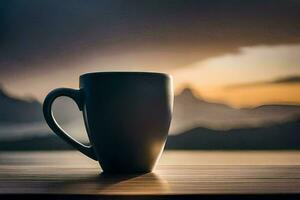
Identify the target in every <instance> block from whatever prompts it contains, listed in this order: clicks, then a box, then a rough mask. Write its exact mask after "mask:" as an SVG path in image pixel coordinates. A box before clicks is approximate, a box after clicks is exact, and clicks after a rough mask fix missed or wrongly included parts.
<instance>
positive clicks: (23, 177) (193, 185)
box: [0, 152, 300, 196]
mask: <svg viewBox="0 0 300 200" xmlns="http://www.w3.org/2000/svg"><path fill="white" fill-rule="evenodd" d="M294 156H295V155H294ZM296 156H298V159H299V154H296ZM214 158H215V159H218V158H217V157H214ZM250 158H251V156H250ZM253 158H254V157H253V156H252V159H253ZM265 158H266V159H268V158H267V157H265ZM197 159H198V160H199V161H198V162H197ZM205 159H206V160H210V159H211V158H205V156H204V154H203V153H201V152H198V153H197V152H196V153H195V152H194V153H188V152H165V153H164V155H163V157H162V158H161V160H160V162H159V164H158V166H157V167H156V169H155V171H154V172H153V173H148V174H140V175H105V174H101V170H100V168H99V166H98V163H97V162H94V161H92V160H89V159H88V158H86V157H84V156H83V155H81V154H80V153H77V152H37V153H13V152H10V153H9V152H3V153H0V195H3V194H45V195H46V194H56V195H66V194H67V195H97V196H101V195H103V196H110V195H112V196H114V195H119V196H123V195H125V196H126V195H131V196H139V195H142V196H147V195H150V196H151V195H154V196H155V195H158V196H164V195H165V196H176V195H179V196H184V195H216V194H220V195H221V194H222V195H224V194H231V195H235V194H247V195H249V194H298V193H299V191H300V166H299V165H297V164H291V165H287V162H284V165H280V164H273V165H265V164H262V163H258V165H254V164H247V163H246V164H245V163H244V164H240V165H230V163H228V162H226V161H223V165H221V164H222V163H219V164H217V163H213V164H212V163H211V162H209V161H207V163H206V164H205V162H204V161H203V160H205ZM220 159H221V158H220ZM223 159H224V158H223ZM189 160H190V162H189ZM197 163H198V164H197ZM249 163H251V161H250V160H249ZM292 163H293V162H292Z"/></svg>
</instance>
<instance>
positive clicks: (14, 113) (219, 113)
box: [0, 87, 300, 141]
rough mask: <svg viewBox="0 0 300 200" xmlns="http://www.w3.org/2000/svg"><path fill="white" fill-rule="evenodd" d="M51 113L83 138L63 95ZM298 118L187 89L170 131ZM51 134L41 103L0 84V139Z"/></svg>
mask: <svg viewBox="0 0 300 200" xmlns="http://www.w3.org/2000/svg"><path fill="white" fill-rule="evenodd" d="M53 110H54V115H55V118H56V119H57V121H58V122H59V124H61V125H62V127H63V128H65V129H66V131H67V132H68V133H70V134H71V135H72V136H75V137H76V138H78V139H79V140H81V141H87V135H86V133H85V132H86V131H85V127H84V124H83V119H82V114H81V112H80V111H79V110H78V108H77V106H76V104H75V103H74V102H73V101H72V100H70V99H67V98H62V99H61V98H58V99H57V100H56V102H55V103H54V105H53ZM298 117H300V106H297V105H263V106H259V107H257V108H248V109H237V108H233V107H230V106H228V105H226V104H222V103H215V102H208V101H206V100H204V99H203V98H201V97H200V96H198V95H195V94H194V91H193V90H192V89H190V88H185V89H184V90H183V91H182V92H181V93H180V94H178V95H177V96H175V99H174V113H173V119H172V123H171V128H170V133H171V134H180V133H183V132H186V131H187V130H190V129H193V128H197V127H202V128H207V129H208V130H220V131H224V130H231V129H239V128H255V127H256V128H259V127H261V128H263V127H266V126H271V125H276V124H282V123H285V122H288V121H292V120H295V119H297V118H298ZM50 134H53V133H52V131H51V130H50V129H49V128H48V126H47V124H46V123H45V120H44V117H43V114H42V105H41V103H39V102H38V101H36V100H34V99H31V100H26V99H21V98H16V97H14V96H12V95H10V94H9V93H8V92H6V91H5V90H4V89H3V88H1V87H0V140H4V139H5V140H10V139H11V140H15V139H23V138H31V137H32V136H46V135H50Z"/></svg>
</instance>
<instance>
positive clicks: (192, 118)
mask: <svg viewBox="0 0 300 200" xmlns="http://www.w3.org/2000/svg"><path fill="white" fill-rule="evenodd" d="M298 117H300V106H298V105H263V106H259V107H256V108H241V109H238V108H233V107H230V106H228V105H226V104H222V103H215V102H208V101H205V100H204V99H202V98H201V97H199V96H196V95H195V94H194V92H193V90H191V89H189V88H185V89H184V90H183V91H182V92H181V93H180V94H179V95H177V96H176V97H175V99H174V113H173V119H172V124H171V130H170V131H171V133H175V134H176V133H181V132H184V131H186V130H189V129H191V128H196V127H204V128H208V129H214V130H229V129H236V128H252V127H265V126H269V125H274V124H278V123H283V122H287V121H291V120H295V119H297V118H298Z"/></svg>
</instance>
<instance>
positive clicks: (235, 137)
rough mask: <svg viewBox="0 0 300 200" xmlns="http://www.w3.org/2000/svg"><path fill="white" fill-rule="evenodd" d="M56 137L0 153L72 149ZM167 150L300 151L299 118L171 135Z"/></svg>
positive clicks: (7, 146)
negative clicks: (262, 124) (282, 121)
mask: <svg viewBox="0 0 300 200" xmlns="http://www.w3.org/2000/svg"><path fill="white" fill-rule="evenodd" d="M71 149H73V148H72V147H71V146H70V145H68V144H67V143H65V142H64V141H62V140H61V139H60V138H58V137H57V136H56V135H54V134H51V135H47V136H38V137H30V138H24V139H19V140H11V141H0V150H6V151H9V150H22V151H24V150H71ZM165 149H172V150H174V149H181V150H300V119H298V120H295V121H290V122H286V123H282V124H277V125H273V126H269V127H263V128H239V129H232V130H226V131H220V130H212V129H207V128H195V129H191V130H189V131H186V132H184V133H182V134H177V135H169V137H168V140H167V143H166V146H165Z"/></svg>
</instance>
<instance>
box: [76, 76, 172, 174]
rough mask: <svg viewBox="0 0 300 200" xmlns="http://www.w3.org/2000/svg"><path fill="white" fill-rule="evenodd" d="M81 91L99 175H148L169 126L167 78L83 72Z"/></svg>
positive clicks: (169, 94) (165, 137)
mask: <svg viewBox="0 0 300 200" xmlns="http://www.w3.org/2000/svg"><path fill="white" fill-rule="evenodd" d="M80 91H81V92H82V98H83V116H84V121H85V125H86V129H87V132H88V136H89V139H90V142H91V145H92V146H93V148H94V151H95V153H96V156H97V159H98V160H99V163H100V165H101V167H102V169H103V171H104V172H126V173H128V172H132V173H136V172H150V171H152V169H153V167H154V166H155V163H156V161H157V159H158V158H159V156H160V154H161V152H162V150H163V148H164V145H165V142H166V139H167V136H168V130H169V126H170V122H171V115H172V107H173V91H172V80H171V78H170V76H168V75H166V74H162V73H148V72H98V73H88V74H84V75H82V76H80Z"/></svg>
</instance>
